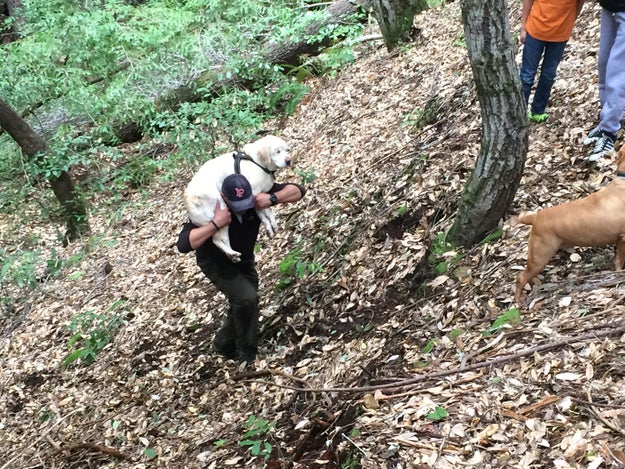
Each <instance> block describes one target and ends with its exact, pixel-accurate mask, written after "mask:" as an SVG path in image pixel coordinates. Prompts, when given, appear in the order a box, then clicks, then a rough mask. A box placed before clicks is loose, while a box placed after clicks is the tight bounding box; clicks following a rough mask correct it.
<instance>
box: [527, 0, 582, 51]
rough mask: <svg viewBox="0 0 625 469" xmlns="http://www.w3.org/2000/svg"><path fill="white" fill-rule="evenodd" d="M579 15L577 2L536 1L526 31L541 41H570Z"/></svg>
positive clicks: (561, 0)
mask: <svg viewBox="0 0 625 469" xmlns="http://www.w3.org/2000/svg"><path fill="white" fill-rule="evenodd" d="M576 15H577V0H535V1H534V4H533V5H532V9H531V10H530V13H529V15H528V16H527V22H526V23H525V30H526V31H527V32H528V33H530V35H531V36H532V37H533V38H535V39H538V40H540V41H548V42H562V41H568V40H569V38H570V37H571V33H572V32H573V23H575V17H576Z"/></svg>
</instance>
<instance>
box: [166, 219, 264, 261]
mask: <svg viewBox="0 0 625 469" xmlns="http://www.w3.org/2000/svg"><path fill="white" fill-rule="evenodd" d="M240 218H241V220H239V216H237V215H236V214H234V213H233V214H232V220H231V221H230V224H229V225H228V234H229V235H230V246H231V247H232V249H234V250H235V251H239V252H240V253H241V261H243V262H253V261H254V245H255V244H256V238H258V231H259V229H260V218H258V214H257V213H256V210H255V209H253V208H251V209H249V210H247V211H246V212H245V213H243V214H242V215H241V216H240ZM194 228H197V225H194V224H193V223H191V222H190V221H188V222H187V223H185V224H184V225H183V226H182V231H180V234H179V235H178V243H177V246H178V251H180V252H182V253H187V252H189V251H192V250H193V248H192V247H191V242H190V241H189V233H190V232H191V230H192V229H194ZM195 256H196V258H197V263H198V264H202V263H203V262H206V261H221V260H228V256H226V255H225V254H224V252H223V251H222V250H221V249H219V248H218V247H217V246H215V244H214V243H213V239H212V238H209V239H208V240H206V242H204V244H202V245H201V246H200V247H198V248H197V249H196V251H195Z"/></svg>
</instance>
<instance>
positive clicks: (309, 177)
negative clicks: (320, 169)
mask: <svg viewBox="0 0 625 469" xmlns="http://www.w3.org/2000/svg"><path fill="white" fill-rule="evenodd" d="M295 173H297V175H298V176H299V177H300V180H301V181H302V184H303V185H306V184H310V183H311V182H313V181H315V179H317V175H316V174H315V173H313V172H312V171H311V170H306V169H300V168H295Z"/></svg>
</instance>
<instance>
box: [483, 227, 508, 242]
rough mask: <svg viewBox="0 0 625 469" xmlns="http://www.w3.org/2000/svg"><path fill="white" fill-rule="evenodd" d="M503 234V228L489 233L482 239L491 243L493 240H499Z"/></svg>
mask: <svg viewBox="0 0 625 469" xmlns="http://www.w3.org/2000/svg"><path fill="white" fill-rule="evenodd" d="M502 235H503V230H502V229H499V230H495V231H493V232H492V233H490V234H489V235H487V236H486V237H485V238H484V239H483V240H482V244H488V243H491V242H493V241H497V240H498V239H501V236H502Z"/></svg>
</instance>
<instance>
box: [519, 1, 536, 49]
mask: <svg viewBox="0 0 625 469" xmlns="http://www.w3.org/2000/svg"><path fill="white" fill-rule="evenodd" d="M533 4H534V0H523V8H522V9H521V34H520V37H519V39H520V40H521V44H525V36H526V35H527V31H526V30H525V23H527V17H528V16H529V15H530V10H531V9H532V5H533Z"/></svg>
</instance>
